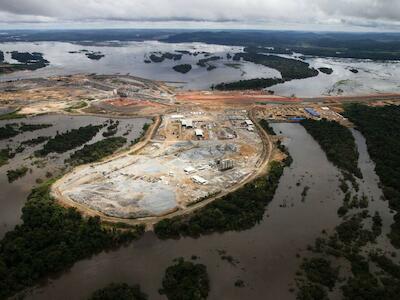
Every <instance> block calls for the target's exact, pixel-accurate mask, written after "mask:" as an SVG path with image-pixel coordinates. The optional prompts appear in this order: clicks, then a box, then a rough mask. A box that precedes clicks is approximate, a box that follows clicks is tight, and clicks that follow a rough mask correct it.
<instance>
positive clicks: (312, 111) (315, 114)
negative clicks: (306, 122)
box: [304, 107, 320, 118]
mask: <svg viewBox="0 0 400 300" xmlns="http://www.w3.org/2000/svg"><path fill="white" fill-rule="evenodd" d="M304 110H305V111H306V112H307V113H309V114H310V115H311V116H313V117H316V118H319V117H320V114H319V113H318V112H317V111H315V110H314V109H313V108H311V107H306V108H304Z"/></svg>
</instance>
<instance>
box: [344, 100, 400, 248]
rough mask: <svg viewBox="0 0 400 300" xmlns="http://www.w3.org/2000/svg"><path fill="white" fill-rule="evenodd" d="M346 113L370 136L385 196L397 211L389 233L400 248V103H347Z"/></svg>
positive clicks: (370, 150)
mask: <svg viewBox="0 0 400 300" xmlns="http://www.w3.org/2000/svg"><path fill="white" fill-rule="evenodd" d="M345 116H346V117H348V118H349V119H350V120H351V121H352V122H353V123H354V124H355V125H356V126H357V129H358V130H360V131H361V133H362V134H363V135H364V137H365V138H366V141H367V146H368V152H369V154H370V156H371V158H372V160H373V161H374V162H375V164H376V166H375V171H376V173H377V174H378V176H379V178H380V181H381V183H382V185H383V186H382V190H383V193H384V195H385V198H386V199H387V200H388V201H389V204H390V207H391V208H392V209H394V210H396V211H397V214H396V216H395V218H394V219H395V222H394V224H393V225H392V231H391V233H390V235H389V236H390V238H391V241H392V244H393V245H394V246H396V247H397V248H400V180H399V178H400V106H396V105H387V106H383V107H370V106H365V105H360V104H353V105H348V106H346V109H345Z"/></svg>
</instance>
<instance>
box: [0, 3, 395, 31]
mask: <svg viewBox="0 0 400 300" xmlns="http://www.w3.org/2000/svg"><path fill="white" fill-rule="evenodd" d="M399 12H400V0H334V1H332V0H212V1H210V0H46V1H43V0H1V1H0V17H1V21H2V22H3V23H8V22H10V23H11V22H14V23H15V22H22V23H23V22H32V23H35V22H53V23H54V22H55V23H57V22H61V23H62V22H80V23H91V22H104V24H105V25H106V24H107V22H115V21H119V22H121V24H122V23H123V22H129V21H136V22H141V21H157V22H160V21H171V22H176V21H199V22H200V21H206V22H227V21H235V22H236V23H238V24H240V23H257V22H258V23H267V24H273V23H274V22H278V23H280V24H281V23H290V24H293V23H298V24H328V25H329V24H335V25H338V24H344V25H348V24H353V25H357V24H359V25H362V26H365V25H366V24H367V26H371V27H376V26H378V27H379V26H398V25H399V23H400V13H399Z"/></svg>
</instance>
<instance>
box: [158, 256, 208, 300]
mask: <svg viewBox="0 0 400 300" xmlns="http://www.w3.org/2000/svg"><path fill="white" fill-rule="evenodd" d="M209 292H210V281H209V279H208V274H207V268H206V266H205V265H202V264H194V263H192V262H189V261H185V260H184V259H183V258H180V259H178V261H177V263H176V264H174V265H172V266H170V267H168V268H167V270H166V271H165V276H164V278H163V281H162V289H161V290H160V293H161V294H165V295H166V296H167V298H168V300H205V299H207V296H208V293H209Z"/></svg>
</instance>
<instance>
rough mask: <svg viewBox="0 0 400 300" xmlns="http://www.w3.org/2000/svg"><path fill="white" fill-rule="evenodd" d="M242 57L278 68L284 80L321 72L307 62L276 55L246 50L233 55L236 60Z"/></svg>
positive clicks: (311, 75)
mask: <svg viewBox="0 0 400 300" xmlns="http://www.w3.org/2000/svg"><path fill="white" fill-rule="evenodd" d="M240 59H243V60H245V61H249V62H253V63H255V64H260V65H264V66H266V67H269V68H272V69H275V70H278V71H279V72H280V73H281V75H282V79H283V80H284V81H290V80H293V79H303V78H308V77H314V76H317V75H318V74H319V72H318V71H317V70H316V69H313V68H310V65H309V64H308V63H306V62H303V61H300V60H297V59H291V58H285V57H281V56H276V55H266V54H259V53H256V52H245V53H236V54H235V55H234V56H233V60H235V61H238V60H240Z"/></svg>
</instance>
